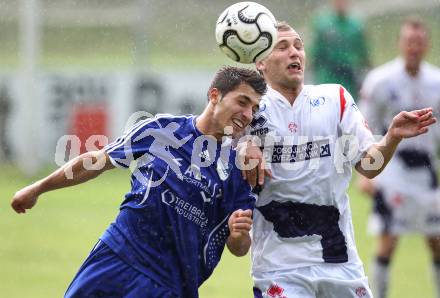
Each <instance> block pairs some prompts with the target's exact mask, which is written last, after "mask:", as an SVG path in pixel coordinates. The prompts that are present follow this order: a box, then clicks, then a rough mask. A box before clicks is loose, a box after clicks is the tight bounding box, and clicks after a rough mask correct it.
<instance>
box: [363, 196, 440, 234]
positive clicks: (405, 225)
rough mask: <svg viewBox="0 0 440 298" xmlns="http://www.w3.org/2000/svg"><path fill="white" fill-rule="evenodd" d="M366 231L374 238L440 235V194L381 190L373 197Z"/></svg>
mask: <svg viewBox="0 0 440 298" xmlns="http://www.w3.org/2000/svg"><path fill="white" fill-rule="evenodd" d="M368 231H369V232H370V233H371V234H373V235H380V234H384V233H386V234H391V235H401V234H408V233H418V234H423V235H427V236H437V235H440V193H439V191H438V190H424V191H417V192H416V193H414V191H412V190H408V189H406V190H404V191H402V190H400V191H399V190H395V189H392V188H391V187H388V188H381V189H380V190H378V191H377V192H376V194H375V197H374V208H373V212H372V214H371V216H370V218H369V222H368Z"/></svg>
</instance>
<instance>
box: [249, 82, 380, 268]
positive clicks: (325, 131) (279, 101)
mask: <svg viewBox="0 0 440 298" xmlns="http://www.w3.org/2000/svg"><path fill="white" fill-rule="evenodd" d="M250 127H251V131H250V133H251V134H252V135H257V136H260V137H262V139H263V144H262V145H263V146H264V151H263V153H264V155H265V158H266V161H267V162H268V163H269V165H270V168H271V170H272V174H273V178H272V179H267V180H266V181H265V184H264V188H263V190H262V191H261V193H260V195H259V198H258V200H257V204H256V210H255V211H254V217H253V220H254V223H253V230H252V268H253V270H252V271H253V274H254V276H255V275H257V274H258V273H263V272H269V271H279V270H289V269H294V268H299V267H303V266H310V265H316V264H322V263H324V262H327V263H346V262H352V263H360V259H359V257H358V254H357V251H356V248H355V244H354V237H353V228H352V221H351V212H350V206H349V202H348V196H347V194H346V190H347V188H348V185H349V181H350V179H351V175H352V166H353V165H355V164H356V163H357V162H358V161H359V160H360V158H361V157H362V155H363V153H364V152H365V151H366V150H368V148H369V147H370V146H371V145H372V144H373V142H374V139H373V136H372V134H371V132H370V130H369V129H368V127H367V125H366V122H365V120H364V118H363V116H362V115H361V113H360V112H359V109H358V108H357V106H356V104H355V103H354V101H353V98H352V97H351V95H350V94H349V93H348V92H347V91H346V90H345V89H344V88H343V87H342V86H340V85H334V84H326V85H317V86H312V85H306V86H304V88H303V90H302V91H301V93H300V94H299V95H298V97H297V98H296V99H295V101H294V103H293V105H291V104H290V103H289V102H288V101H287V99H286V98H285V97H284V96H283V95H281V94H280V93H279V92H277V91H275V90H273V89H271V88H269V90H268V92H267V94H266V95H265V96H264V97H263V99H262V100H261V102H260V111H259V113H258V114H257V115H256V116H255V118H254V120H253V121H252V123H251V125H250ZM349 136H354V137H355V139H354V143H353V140H351V141H352V142H351V143H350V144H349V143H347V142H344V141H343V140H347V139H349Z"/></svg>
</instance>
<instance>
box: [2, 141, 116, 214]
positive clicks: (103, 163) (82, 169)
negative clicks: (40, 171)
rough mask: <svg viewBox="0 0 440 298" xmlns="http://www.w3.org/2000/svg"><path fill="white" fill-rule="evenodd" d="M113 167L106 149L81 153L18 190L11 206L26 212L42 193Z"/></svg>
mask: <svg viewBox="0 0 440 298" xmlns="http://www.w3.org/2000/svg"><path fill="white" fill-rule="evenodd" d="M112 168H114V166H113V165H112V163H111V162H110V159H109V157H108V155H107V153H106V152H105V151H104V150H100V151H93V152H87V153H84V154H81V155H80V156H78V157H76V158H74V159H72V160H71V161H69V162H68V163H66V164H65V165H64V166H62V167H60V168H58V169H57V170H55V171H54V172H53V173H52V174H50V175H49V176H47V177H45V178H43V179H41V180H39V181H37V182H35V183H33V184H31V185H28V186H26V187H24V188H22V189H21V190H19V191H17V192H16V193H15V195H14V197H13V198H12V202H11V207H12V209H14V210H15V212H17V213H26V209H31V208H32V207H34V205H35V204H36V203H37V200H38V197H39V196H40V195H41V194H43V193H45V192H48V191H51V190H54V189H58V188H63V187H68V186H73V185H77V184H80V183H83V182H86V181H88V180H90V179H93V178H95V177H97V176H98V175H100V174H101V173H103V172H104V171H106V170H108V169H112Z"/></svg>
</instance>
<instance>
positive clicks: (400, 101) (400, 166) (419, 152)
mask: <svg viewBox="0 0 440 298" xmlns="http://www.w3.org/2000/svg"><path fill="white" fill-rule="evenodd" d="M360 107H361V110H362V112H363V113H364V115H365V116H366V117H367V119H368V121H369V122H368V123H369V125H370V128H371V129H372V131H373V133H375V134H384V133H385V132H386V129H387V127H388V126H389V124H390V123H391V121H392V118H393V117H394V116H395V115H396V114H397V113H399V112H400V111H404V110H406V111H409V110H415V109H421V108H425V107H432V108H433V109H434V114H435V115H436V116H437V117H438V113H439V108H440V69H438V68H436V67H434V66H432V65H430V64H428V63H422V64H421V67H420V71H419V73H418V75H417V76H416V77H411V76H410V75H409V74H408V73H407V72H406V70H405V65H404V61H403V60H402V59H401V58H396V59H394V60H392V61H390V62H388V63H386V64H384V65H382V66H380V67H378V68H376V69H375V70H373V71H371V72H370V73H369V75H368V76H367V78H366V80H365V82H364V85H363V87H362V101H361V104H360ZM439 132H440V130H439V129H438V126H433V127H431V128H430V130H429V132H428V133H426V134H423V135H420V136H418V137H416V138H410V139H404V140H402V142H401V143H400V144H399V147H398V148H397V150H396V153H395V154H394V157H393V158H392V159H391V161H390V162H389V164H388V165H387V167H386V168H385V169H384V171H383V172H382V173H381V174H380V175H379V176H377V177H376V178H375V183H376V185H377V186H378V189H380V190H381V194H380V196H381V200H384V203H385V204H386V207H387V208H390V210H389V211H386V210H382V211H380V210H379V211H378V210H375V211H376V213H384V212H385V213H387V212H388V213H389V216H390V219H389V221H390V222H388V223H387V225H389V226H388V227H387V228H384V227H377V228H375V229H373V230H372V232H375V233H378V232H381V231H375V230H376V229H381V230H388V231H389V232H391V233H393V234H394V233H396V234H399V233H404V232H411V231H415V232H424V233H433V232H435V233H438V232H440V222H439V220H440V217H439V215H440V213H439V212H438V211H439V210H437V211H436V210H435V209H438V208H439V206H437V205H439V203H440V199H439V195H438V187H437V167H436V155H437V152H438V150H439V149H440V148H439V144H440V143H439ZM382 209H383V208H382ZM423 209H424V210H425V211H426V212H425V211H423ZM415 210H417V211H419V212H422V211H423V212H422V213H426V214H425V215H423V214H421V215H420V216H416V215H415V213H414V211H415ZM434 211H435V212H434ZM385 215H386V214H385ZM381 216H384V214H381ZM424 216H425V217H426V220H425V218H424ZM434 217H435V218H434ZM414 219H417V220H418V221H414ZM424 221H426V222H424ZM381 225H383V223H382V224H381Z"/></svg>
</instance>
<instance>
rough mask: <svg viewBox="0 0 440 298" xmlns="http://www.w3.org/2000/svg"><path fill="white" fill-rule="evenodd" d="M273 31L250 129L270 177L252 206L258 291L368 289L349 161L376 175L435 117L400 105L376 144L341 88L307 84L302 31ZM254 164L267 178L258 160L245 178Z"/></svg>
mask: <svg viewBox="0 0 440 298" xmlns="http://www.w3.org/2000/svg"><path fill="white" fill-rule="evenodd" d="M278 34H279V35H278V41H277V43H276V46H275V48H274V50H273V51H272V53H271V54H270V55H269V56H268V57H267V58H265V59H264V60H262V61H259V62H257V64H256V66H257V69H258V70H259V71H260V72H261V73H262V74H263V76H264V78H265V80H266V82H267V83H268V85H269V89H268V92H267V94H266V95H265V96H264V97H263V99H262V101H261V102H260V112H259V113H258V114H257V115H255V117H254V120H253V122H252V123H251V125H250V126H251V131H250V133H251V134H252V135H256V136H260V137H263V139H264V140H263V144H264V150H263V156H264V159H265V160H266V163H267V164H268V165H269V166H270V169H271V173H272V176H273V177H272V178H271V179H267V180H266V181H265V183H264V187H263V189H262V191H261V193H260V195H259V198H258V200H257V204H256V209H255V211H254V218H253V219H254V223H253V229H252V275H253V278H254V284H255V288H254V295H255V297H279V298H281V297H289V298H291V297H301V298H308V297H334V298H343V297H371V291H370V289H369V286H368V282H367V278H366V276H365V274H364V271H363V267H362V263H361V261H360V259H359V257H358V254H357V251H356V248H355V243H354V235H353V227H352V221H351V212H350V207H349V201H348V197H347V195H346V190H347V188H348V184H349V181H350V178H351V174H352V172H351V171H352V170H351V168H352V166H355V167H356V169H357V171H359V172H360V173H361V174H362V175H365V176H367V177H370V178H372V177H374V176H376V175H377V174H378V173H380V171H381V170H382V169H383V168H384V166H385V165H386V163H387V162H388V161H389V159H390V158H391V156H392V155H393V153H394V150H395V149H396V147H397V145H398V144H399V142H400V141H401V139H402V138H407V137H412V136H416V135H419V134H423V133H426V132H427V130H428V126H429V125H431V124H433V123H435V121H436V119H435V118H433V116H432V110H431V109H429V108H427V109H422V110H416V111H412V112H401V113H399V114H398V115H397V116H396V117H395V118H394V119H393V121H392V123H391V125H390V127H389V130H388V133H387V135H386V136H385V137H384V138H383V139H382V140H381V141H380V142H379V143H375V142H374V139H373V136H372V134H371V132H370V131H369V129H368V128H367V126H366V123H365V120H364V118H363V117H362V115H361V113H360V112H359V110H358V108H357V106H356V105H355V103H354V101H353V98H352V97H351V96H350V94H349V93H348V92H347V91H346V90H345V89H344V88H343V87H342V86H340V85H335V84H332V85H330V84H329V85H317V86H312V85H304V71H305V64H306V58H305V52H304V45H303V41H302V40H301V38H300V36H299V35H298V33H297V32H296V31H294V30H293V29H292V28H291V27H290V26H289V25H287V24H285V23H281V24H279V26H278ZM315 63H317V64H319V61H318V62H315ZM344 136H345V138H346V139H347V138H348V136H354V137H355V139H354V140H353V141H356V140H357V141H358V146H356V144H355V143H351V144H350V143H349V144H346V143H345V142H343V143H341V142H340V140H341V139H340V137H344ZM346 145H349V146H346ZM247 157H248V161H249V158H250V159H254V158H255V159H258V158H260V157H261V152H260V155H259V154H258V150H257V149H256V148H255V147H253V148H250V149H249V150H248V155H247ZM373 157H374V162H373V163H372V164H371V162H372V160H373ZM361 159H362V161H361ZM368 165H370V167H368ZM256 172H258V173H259V177H258V178H259V179H261V178H262V176H264V171H263V169H261V167H260V168H258V171H253V172H247V174H248V176H247V179H249V180H250V182H255V181H254V180H255V178H256V177H255V176H256ZM259 182H260V183H261V182H262V181H261V180H260V181H259Z"/></svg>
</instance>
